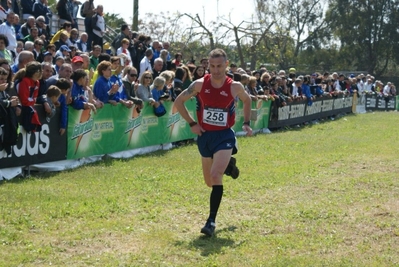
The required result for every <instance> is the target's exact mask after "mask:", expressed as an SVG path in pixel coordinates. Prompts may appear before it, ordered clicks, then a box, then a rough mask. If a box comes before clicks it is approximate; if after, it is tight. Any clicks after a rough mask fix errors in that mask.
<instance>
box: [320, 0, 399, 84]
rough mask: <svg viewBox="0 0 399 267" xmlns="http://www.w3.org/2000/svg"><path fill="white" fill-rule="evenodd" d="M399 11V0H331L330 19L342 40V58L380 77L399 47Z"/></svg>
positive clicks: (330, 23)
mask: <svg viewBox="0 0 399 267" xmlns="http://www.w3.org/2000/svg"><path fill="white" fill-rule="evenodd" d="M398 14H399V1H398V0H336V1H331V3H330V7H329V9H328V12H327V17H326V21H327V23H328V24H329V25H330V26H331V28H332V29H333V33H334V36H335V37H336V38H337V39H338V40H339V42H340V60H341V61H342V62H343V63H344V64H347V65H349V66H353V67H354V68H358V69H364V68H366V70H367V72H368V73H371V74H374V75H377V76H378V75H381V74H382V73H384V72H385V71H386V69H387V66H388V64H389V61H390V60H392V59H393V58H395V55H396V53H394V52H396V51H397V49H398V48H399V47H398V43H399V33H398V31H397V29H398V28H399V19H398V18H399V15H398ZM396 59H398V57H397V56H396Z"/></svg>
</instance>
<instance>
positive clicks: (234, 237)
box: [0, 112, 399, 267]
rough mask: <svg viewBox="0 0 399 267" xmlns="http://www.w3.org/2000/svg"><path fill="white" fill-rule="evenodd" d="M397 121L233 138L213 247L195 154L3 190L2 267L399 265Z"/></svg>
mask: <svg viewBox="0 0 399 267" xmlns="http://www.w3.org/2000/svg"><path fill="white" fill-rule="evenodd" d="M398 119H399V113H397V112H388V113H385V112H381V113H375V114H374V113H368V114H364V115H350V116H346V117H344V118H341V119H339V120H336V121H328V122H325V123H321V124H319V125H313V126H308V127H305V128H301V129H300V130H291V131H281V132H275V133H273V134H269V135H262V134H260V135H257V136H254V137H251V138H239V139H238V141H239V149H240V150H239V153H238V154H237V159H238V160H237V162H238V164H237V165H238V166H239V168H240V171H241V174H240V177H239V178H238V180H232V179H231V178H230V177H225V182H224V185H225V193H224V196H223V201H222V204H221V207H220V209H219V214H218V218H217V231H216V236H215V237H212V238H206V237H203V236H201V234H200V233H199V231H200V229H201V227H202V226H203V224H204V222H205V220H206V218H207V216H208V210H209V204H208V202H209V193H210V189H209V188H207V187H206V186H205V183H204V182H203V180H202V172H201V168H200V157H199V154H198V152H197V148H196V146H195V145H189V146H185V147H181V148H179V149H173V150H170V151H160V152H157V153H153V154H150V155H144V156H139V157H135V158H132V159H129V160H105V161H102V162H99V163H95V164H91V165H87V166H84V167H80V168H78V169H75V170H71V171H66V172H62V173H44V174H38V175H34V176H33V177H31V178H16V179H13V180H11V181H6V182H2V183H0V201H1V205H0V211H1V212H0V244H1V250H0V266H50V265H52V266H376V267H377V266H378V267H379V266H399V253H398V251H399V179H398V170H399V163H398V160H397V158H398V149H397V146H398V138H397V136H398V134H397V125H398Z"/></svg>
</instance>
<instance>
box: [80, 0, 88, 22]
mask: <svg viewBox="0 0 399 267" xmlns="http://www.w3.org/2000/svg"><path fill="white" fill-rule="evenodd" d="M85 4H87V2H84V3H83V5H82V6H81V7H80V16H81V17H82V18H85V17H86V14H84V13H83V9H84V8H85Z"/></svg>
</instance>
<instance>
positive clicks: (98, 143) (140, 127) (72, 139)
mask: <svg viewBox="0 0 399 267" xmlns="http://www.w3.org/2000/svg"><path fill="white" fill-rule="evenodd" d="M185 104H186V107H187V109H188V111H189V113H190V114H191V116H192V117H193V118H195V119H196V117H197V116H196V100H195V98H192V99H190V100H189V101H187V102H186V103H185ZM164 106H165V109H166V114H165V115H163V116H161V117H157V116H155V115H154V111H153V107H151V106H149V105H148V103H145V106H144V108H143V109H142V110H141V112H138V111H137V109H136V107H132V108H130V109H128V108H126V107H124V106H123V105H117V106H113V105H108V104H107V105H105V106H104V107H103V108H102V109H99V110H97V112H96V113H94V112H92V111H91V110H75V109H73V108H69V111H68V131H67V133H68V139H67V159H79V158H83V157H89V156H93V155H102V154H110V153H114V152H119V151H125V150H130V149H136V148H142V147H148V146H153V145H160V144H166V143H170V142H177V141H181V140H186V139H192V138H194V137H195V135H194V134H193V133H192V132H191V129H190V126H189V125H188V123H187V122H186V121H185V120H184V119H183V118H182V117H181V116H180V114H179V113H178V112H177V110H176V107H175V106H174V104H173V102H164ZM269 109H270V101H268V102H265V101H262V100H259V101H254V102H253V103H252V112H253V113H254V114H253V116H254V118H256V120H254V121H252V124H251V127H252V128H253V129H254V130H259V129H262V128H267V127H268V122H269ZM243 122H244V117H243V109H242V102H241V101H239V102H238V103H237V107H236V123H235V125H234V127H233V129H234V130H235V131H242V129H241V127H242V123H243Z"/></svg>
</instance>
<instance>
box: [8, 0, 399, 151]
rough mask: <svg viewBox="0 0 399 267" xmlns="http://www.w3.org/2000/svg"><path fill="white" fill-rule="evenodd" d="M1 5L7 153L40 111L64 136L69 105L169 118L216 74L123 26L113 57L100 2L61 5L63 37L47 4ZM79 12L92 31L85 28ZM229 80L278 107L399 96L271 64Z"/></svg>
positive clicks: (371, 82)
mask: <svg viewBox="0 0 399 267" xmlns="http://www.w3.org/2000/svg"><path fill="white" fill-rule="evenodd" d="M4 2H5V3H4ZM0 4H1V7H0V9H1V10H0V11H1V12H0V19H3V20H4V21H3V23H2V24H1V25H0V80H1V81H0V126H1V127H0V150H1V149H6V151H7V152H8V153H9V151H10V148H11V146H12V145H14V144H15V143H16V138H17V128H18V122H19V123H20V125H21V126H22V127H23V128H24V129H25V131H27V132H34V131H40V130H41V122H40V118H38V115H37V111H36V110H37V108H43V110H44V112H45V114H46V120H47V121H50V120H51V118H52V117H53V116H54V114H55V108H56V107H59V108H60V110H61V112H60V116H61V120H60V126H59V127H60V130H59V133H60V134H61V135H62V134H64V133H65V130H66V126H67V111H68V106H70V107H72V108H75V109H91V110H92V111H93V112H96V111H97V109H100V108H102V107H103V106H104V105H107V104H111V105H123V106H124V107H126V108H132V107H134V108H136V109H137V112H140V111H141V109H142V108H143V102H148V103H149V104H150V105H151V106H153V109H154V114H155V115H156V116H162V115H164V114H165V108H164V106H163V103H164V101H173V100H174V99H175V98H176V97H177V95H178V94H179V93H180V92H181V91H182V90H184V89H185V88H187V87H188V86H189V85H190V84H191V82H192V81H194V80H197V79H200V78H202V77H203V76H204V75H205V74H206V73H208V68H209V66H208V65H209V62H208V59H207V58H203V59H202V60H201V61H200V62H199V64H195V62H194V61H192V60H191V61H187V62H185V61H184V59H183V55H182V54H181V53H175V55H173V56H172V55H171V53H170V51H169V50H170V43H169V42H167V41H163V42H161V41H158V40H152V39H151V37H150V36H146V35H144V34H138V33H136V32H133V31H131V29H130V27H129V26H128V25H127V24H124V25H121V27H120V33H119V34H118V35H117V36H116V38H115V39H114V40H113V42H112V43H111V45H112V51H113V52H110V51H107V52H106V51H105V50H104V49H103V48H104V47H103V44H104V40H103V37H104V34H106V32H107V30H106V21H105V20H104V15H103V11H104V10H103V6H101V5H97V6H95V5H94V1H93V0H86V1H85V2H84V3H83V4H81V3H80V2H78V1H75V0H59V1H58V2H57V4H56V9H57V12H58V16H59V18H60V26H61V27H60V30H59V31H57V32H55V33H52V32H51V31H50V27H49V22H50V21H51V18H52V13H51V11H50V9H49V8H48V6H47V0H37V1H34V0H24V1H20V2H19V1H12V2H10V1H0ZM79 10H80V15H81V16H82V17H83V18H84V25H85V31H84V32H79V30H78V27H77V14H78V11H79ZM2 13H4V14H2ZM21 17H22V19H20V18H21ZM226 75H228V76H230V77H231V78H232V79H234V80H235V81H239V82H241V83H242V85H243V86H244V88H245V90H246V91H247V92H248V94H249V95H250V96H251V99H252V100H254V101H256V100H258V99H262V100H265V101H266V100H271V101H273V105H274V107H277V108H278V107H282V106H285V105H287V104H288V103H290V102H293V101H307V102H308V104H309V105H311V103H312V101H313V100H314V99H315V98H317V97H321V96H327V97H339V96H342V95H349V94H353V93H357V94H363V93H365V92H374V93H376V94H380V95H382V96H385V97H388V96H393V95H396V89H395V86H394V85H393V84H392V83H388V84H387V85H385V86H384V85H383V84H382V83H381V82H380V81H375V79H374V77H372V76H371V75H363V74H360V75H357V76H355V75H349V77H345V75H343V74H338V73H332V74H329V73H323V74H320V73H313V74H311V75H297V74H296V70H295V69H294V68H291V69H289V71H288V74H286V72H285V71H284V70H281V71H278V72H275V71H269V70H267V68H266V67H265V66H260V68H259V69H258V70H256V71H249V70H244V69H242V68H237V66H236V65H235V64H231V65H230V67H229V69H227V70H226ZM35 105H36V107H35ZM37 105H40V106H37Z"/></svg>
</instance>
